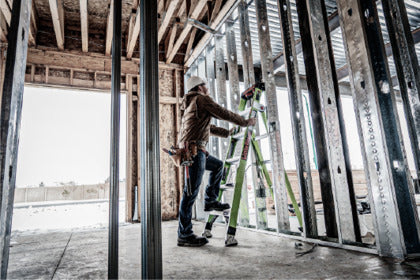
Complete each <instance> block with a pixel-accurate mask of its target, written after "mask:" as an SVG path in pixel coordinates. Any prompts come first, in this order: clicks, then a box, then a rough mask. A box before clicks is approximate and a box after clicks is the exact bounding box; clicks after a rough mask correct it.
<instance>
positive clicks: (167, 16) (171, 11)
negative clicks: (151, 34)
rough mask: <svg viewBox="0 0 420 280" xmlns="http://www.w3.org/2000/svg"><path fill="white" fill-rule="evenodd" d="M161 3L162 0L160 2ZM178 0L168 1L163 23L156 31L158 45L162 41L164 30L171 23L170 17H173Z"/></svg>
mask: <svg viewBox="0 0 420 280" xmlns="http://www.w3.org/2000/svg"><path fill="white" fill-rule="evenodd" d="M162 1H163V0H162ZM179 2H180V0H173V1H170V3H169V6H168V9H167V10H166V13H165V16H164V18H163V21H162V23H161V25H160V27H159V31H158V44H160V41H162V38H163V35H164V34H165V31H166V29H167V28H168V25H169V23H170V22H171V19H172V16H173V15H174V13H175V11H176V8H177V7H178V4H179Z"/></svg>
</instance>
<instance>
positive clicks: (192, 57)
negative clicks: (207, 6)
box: [167, 0, 238, 67]
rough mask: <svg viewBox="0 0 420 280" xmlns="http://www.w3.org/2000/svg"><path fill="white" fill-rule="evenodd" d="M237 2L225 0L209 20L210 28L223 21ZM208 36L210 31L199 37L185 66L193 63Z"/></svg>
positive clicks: (235, 0) (214, 27)
mask: <svg viewBox="0 0 420 280" xmlns="http://www.w3.org/2000/svg"><path fill="white" fill-rule="evenodd" d="M237 2H238V1H237V0H228V1H226V3H225V4H224V5H223V7H222V9H221V10H220V12H219V13H218V14H217V16H215V17H214V20H212V21H211V23H210V28H212V29H216V28H217V26H218V25H219V24H221V23H222V22H223V20H224V19H225V18H226V16H227V14H228V12H229V11H230V10H231V9H232V7H233V6H234V5H235V4H236V3H237ZM184 30H185V29H184ZM210 36H211V34H210V33H205V34H204V36H203V37H202V38H201V39H200V41H199V42H198V44H197V45H196V46H195V47H194V50H193V52H192V53H191V55H190V57H189V58H188V59H187V61H186V62H185V66H187V67H189V66H190V65H191V64H192V63H193V61H194V60H195V59H196V58H197V57H198V55H199V54H200V53H201V51H202V50H203V49H204V47H205V46H206V44H207V42H208V40H209V39H210ZM167 62H168V61H167ZM169 62H170V61H169Z"/></svg>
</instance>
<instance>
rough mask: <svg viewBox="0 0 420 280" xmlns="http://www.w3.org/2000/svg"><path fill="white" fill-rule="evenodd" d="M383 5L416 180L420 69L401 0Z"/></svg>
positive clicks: (419, 169)
mask: <svg viewBox="0 0 420 280" xmlns="http://www.w3.org/2000/svg"><path fill="white" fill-rule="evenodd" d="M382 7H383V11H384V16H385V20H386V24H387V27H388V34H389V40H390V41H391V47H392V54H393V55H394V62H395V67H396V69H397V75H398V82H399V86H400V92H401V98H402V100H403V104H404V110H405V115H406V118H407V124H408V131H409V134H410V140H411V147H412V150H413V153H414V162H415V165H416V172H417V179H420V146H419V140H420V69H419V62H418V59H417V55H416V49H415V45H414V41H413V35H412V33H411V30H410V24H409V22H408V17H407V11H406V9H405V5H404V1H401V0H382Z"/></svg>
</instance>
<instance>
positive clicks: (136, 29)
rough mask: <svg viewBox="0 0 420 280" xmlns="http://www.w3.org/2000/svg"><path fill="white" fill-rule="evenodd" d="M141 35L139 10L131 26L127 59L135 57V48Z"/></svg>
mask: <svg viewBox="0 0 420 280" xmlns="http://www.w3.org/2000/svg"><path fill="white" fill-rule="evenodd" d="M139 34H140V10H139V8H137V11H136V14H135V19H134V22H133V24H132V25H130V30H129V36H128V43H127V58H132V57H133V51H134V47H135V46H136V43H137V40H138V38H139Z"/></svg>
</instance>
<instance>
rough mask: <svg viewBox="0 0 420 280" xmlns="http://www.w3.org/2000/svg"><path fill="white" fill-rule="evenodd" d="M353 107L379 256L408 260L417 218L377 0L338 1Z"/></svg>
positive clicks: (413, 249) (416, 247)
mask: <svg viewBox="0 0 420 280" xmlns="http://www.w3.org/2000/svg"><path fill="white" fill-rule="evenodd" d="M337 5H338V12H339V16H340V26H341V28H342V33H343V38H344V45H345V48H346V55H347V61H348V64H349V66H350V69H351V71H350V81H351V87H352V93H353V101H354V107H355V111H356V118H357V123H358V128H359V134H360V138H361V139H362V143H361V146H362V153H363V159H364V163H365V172H366V178H367V180H368V190H369V195H370V201H371V208H372V210H373V211H372V212H373V214H374V224H375V237H376V244H377V248H378V252H379V254H380V255H383V256H390V257H397V258H403V257H404V256H405V255H406V253H414V252H416V251H417V252H418V250H419V248H420V244H419V234H418V215H417V213H416V209H415V204H413V197H412V194H411V193H410V185H409V184H410V181H409V180H408V172H407V164H406V160H405V152H404V148H403V146H402V141H401V139H402V138H401V134H400V128H399V122H398V116H397V112H396V109H395V108H396V106H395V105H396V104H395V96H394V93H393V89H392V84H391V77H390V75H389V70H388V64H387V57H386V54H385V48H384V43H383V39H382V34H381V29H380V23H379V19H378V14H377V10H376V5H375V2H374V1H373V0H367V1H361V2H359V1H345V0H338V1H337Z"/></svg>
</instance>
